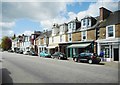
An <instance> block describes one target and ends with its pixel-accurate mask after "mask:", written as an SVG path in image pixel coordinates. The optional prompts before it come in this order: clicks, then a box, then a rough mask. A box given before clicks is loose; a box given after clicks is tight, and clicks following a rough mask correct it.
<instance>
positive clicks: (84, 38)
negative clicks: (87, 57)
mask: <svg viewBox="0 0 120 85" xmlns="http://www.w3.org/2000/svg"><path fill="white" fill-rule="evenodd" d="M86 39H87V31H83V32H82V40H86Z"/></svg>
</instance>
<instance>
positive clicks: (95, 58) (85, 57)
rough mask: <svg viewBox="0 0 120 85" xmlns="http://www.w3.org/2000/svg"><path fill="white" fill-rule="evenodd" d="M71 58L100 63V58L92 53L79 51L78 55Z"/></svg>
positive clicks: (78, 60) (77, 60)
mask: <svg viewBox="0 0 120 85" xmlns="http://www.w3.org/2000/svg"><path fill="white" fill-rule="evenodd" d="M73 60H74V61H76V62H80V61H86V62H88V63H90V64H92V63H100V61H101V58H100V57H98V56H97V55H96V54H94V53H80V54H79V55H76V56H74V57H73Z"/></svg>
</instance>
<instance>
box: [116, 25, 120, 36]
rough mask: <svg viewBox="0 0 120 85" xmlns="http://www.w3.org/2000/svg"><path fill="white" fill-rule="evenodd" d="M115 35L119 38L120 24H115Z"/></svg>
mask: <svg viewBox="0 0 120 85" xmlns="http://www.w3.org/2000/svg"><path fill="white" fill-rule="evenodd" d="M115 37H116V38H120V24H117V25H115Z"/></svg>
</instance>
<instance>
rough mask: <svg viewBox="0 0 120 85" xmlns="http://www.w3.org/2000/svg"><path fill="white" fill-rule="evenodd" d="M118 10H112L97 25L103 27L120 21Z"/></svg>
mask: <svg viewBox="0 0 120 85" xmlns="http://www.w3.org/2000/svg"><path fill="white" fill-rule="evenodd" d="M119 15H120V10H118V11H115V12H112V13H111V14H110V15H109V17H108V18H107V19H105V20H104V21H103V22H101V24H100V25H99V27H105V26H108V25H114V24H118V23H120V16H119Z"/></svg>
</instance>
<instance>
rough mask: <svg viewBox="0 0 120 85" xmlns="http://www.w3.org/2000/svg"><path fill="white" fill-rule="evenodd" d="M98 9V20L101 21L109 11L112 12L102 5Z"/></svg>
mask: <svg viewBox="0 0 120 85" xmlns="http://www.w3.org/2000/svg"><path fill="white" fill-rule="evenodd" d="M99 9H100V21H103V20H104V19H106V18H107V17H108V16H109V15H110V13H112V12H111V11H110V10H108V9H106V8H104V7H101V8H99Z"/></svg>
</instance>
